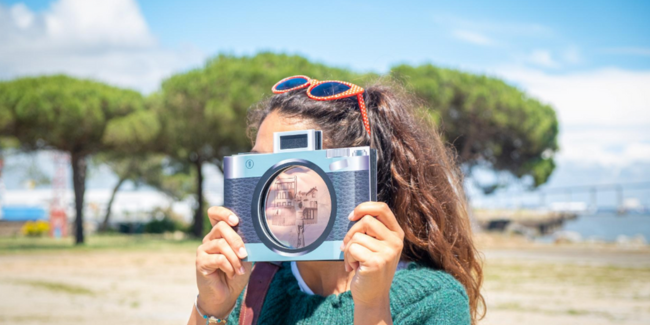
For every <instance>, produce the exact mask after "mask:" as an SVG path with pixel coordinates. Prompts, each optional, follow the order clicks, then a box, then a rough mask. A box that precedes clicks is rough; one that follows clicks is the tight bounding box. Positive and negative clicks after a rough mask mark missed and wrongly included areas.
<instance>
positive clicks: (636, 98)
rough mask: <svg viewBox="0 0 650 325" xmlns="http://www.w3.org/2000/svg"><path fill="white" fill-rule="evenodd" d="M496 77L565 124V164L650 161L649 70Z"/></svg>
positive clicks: (513, 72) (514, 70)
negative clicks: (545, 105)
mask: <svg viewBox="0 0 650 325" xmlns="http://www.w3.org/2000/svg"><path fill="white" fill-rule="evenodd" d="M495 71H496V74H497V75H499V76H501V77H503V78H505V79H506V80H509V81H512V82H515V83H516V84H518V85H520V86H521V87H522V88H523V89H524V90H525V91H526V92H527V93H528V94H530V95H532V96H533V97H536V98H538V99H540V100H542V101H543V102H546V103H549V104H551V105H552V106H553V107H554V108H555V109H556V111H557V113H558V118H559V120H560V126H561V134H560V146H561V152H560V155H559V157H558V159H559V160H560V161H563V160H564V161H572V162H578V163H596V164H600V165H605V166H611V165H616V166H625V165H629V164H632V163H635V162H650V71H629V70H621V69H614V68H610V69H600V70H594V71H587V72H579V73H569V74H549V73H546V72H543V71H540V70H536V69H529V68H522V67H502V68H499V69H496V70H495Z"/></svg>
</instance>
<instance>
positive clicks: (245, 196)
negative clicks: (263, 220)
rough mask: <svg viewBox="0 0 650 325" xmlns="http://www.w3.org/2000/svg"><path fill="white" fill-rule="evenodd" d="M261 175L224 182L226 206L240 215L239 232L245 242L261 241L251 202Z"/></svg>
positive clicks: (224, 203)
mask: <svg viewBox="0 0 650 325" xmlns="http://www.w3.org/2000/svg"><path fill="white" fill-rule="evenodd" d="M260 179H261V177H246V178H235V179H225V180H224V184H223V192H224V202H223V205H224V207H226V208H228V209H230V210H232V211H233V212H234V213H235V214H236V215H237V216H238V217H239V220H240V222H239V226H237V229H236V230H237V233H239V235H240V236H241V237H242V239H243V240H244V242H245V243H261V242H262V241H261V240H260V239H259V237H257V233H256V232H255V227H254V226H253V223H252V221H251V202H253V192H254V191H255V187H256V186H257V183H258V182H259V181H260Z"/></svg>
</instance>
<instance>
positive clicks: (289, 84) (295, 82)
mask: <svg viewBox="0 0 650 325" xmlns="http://www.w3.org/2000/svg"><path fill="white" fill-rule="evenodd" d="M305 83H307V79H305V78H294V79H289V80H287V81H285V82H283V83H281V84H279V85H278V86H277V87H275V89H276V90H287V89H291V88H295V87H298V86H302V85H304V84H305Z"/></svg>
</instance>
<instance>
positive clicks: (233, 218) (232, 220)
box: [228, 214, 239, 226]
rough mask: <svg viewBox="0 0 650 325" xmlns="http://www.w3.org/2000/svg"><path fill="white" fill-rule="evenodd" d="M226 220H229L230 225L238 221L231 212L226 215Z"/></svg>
mask: <svg viewBox="0 0 650 325" xmlns="http://www.w3.org/2000/svg"><path fill="white" fill-rule="evenodd" d="M228 222H230V225H232V226H234V225H236V224H237V223H238V222H239V218H237V216H236V215H234V214H231V215H230V216H228Z"/></svg>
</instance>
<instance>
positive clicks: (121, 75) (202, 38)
mask: <svg viewBox="0 0 650 325" xmlns="http://www.w3.org/2000/svg"><path fill="white" fill-rule="evenodd" d="M649 14H650V4H648V3H647V2H644V1H625V2H605V1H573V2H571V3H567V2H566V1H545V2H537V3H525V4H524V3H521V2H517V1H492V2H489V3H483V2H479V1H455V2H453V3H440V2H431V1H402V2H400V3H399V4H396V3H394V2H388V1H374V2H368V1H357V2H354V3H352V2H349V1H334V0H333V1H329V2H322V1H320V2H319V1H316V2H306V3H300V4H296V3H293V2H283V1H280V2H278V1H274V2H262V1H251V2H247V3H241V2H222V1H198V0H197V1H183V2H171V1H135V0H114V1H100V0H97V1H84V0H43V1H13V0H12V1H9V0H0V265H1V266H2V267H0V292H2V293H3V294H1V295H0V323H2V324H37V323H42V322H44V321H47V322H48V323H53V324H70V323H91V322H92V323H95V324H104V323H106V324H109V323H111V324H112V323H115V322H122V323H129V324H140V323H142V324H145V323H150V322H151V321H152V320H155V321H156V322H157V323H161V324H178V323H183V322H185V321H186V319H187V317H188V315H189V312H190V310H191V308H192V303H193V299H194V296H195V294H196V287H195V284H194V251H195V249H196V247H197V246H198V244H199V240H198V239H197V238H199V237H200V236H201V235H202V234H203V233H205V232H206V231H207V230H208V229H209V224H208V221H207V220H206V217H205V211H206V209H207V207H209V206H212V205H220V204H222V200H223V197H222V190H223V182H222V174H221V160H222V159H223V157H224V156H226V155H230V154H233V153H237V152H244V151H247V150H249V149H250V146H251V143H250V139H248V138H247V136H246V132H245V128H246V112H247V110H248V108H249V107H251V105H253V104H255V103H256V102H258V101H259V100H261V99H263V98H266V97H267V96H269V95H270V94H271V92H270V89H271V86H272V85H273V84H274V83H275V82H277V81H278V80H280V79H282V78H284V77H287V76H291V75H296V74H305V75H309V76H311V77H313V78H317V79H321V80H324V79H340V80H347V81H350V82H353V83H356V84H359V85H364V84H368V83H372V82H375V81H377V80H383V81H389V82H395V83H398V84H401V85H403V86H404V87H406V88H407V89H408V91H409V92H411V93H412V94H413V95H414V96H416V97H418V98H419V99H420V100H421V102H422V106H423V109H424V112H425V118H430V119H432V120H433V121H434V122H435V123H436V124H437V125H438V126H439V128H440V132H441V133H442V135H443V137H444V138H445V140H446V141H447V142H448V144H449V146H450V147H452V148H454V149H455V150H456V152H457V153H458V161H459V163H460V164H461V167H462V171H463V173H464V174H465V190H466V193H467V196H468V201H469V204H470V206H471V208H472V209H471V218H472V222H473V224H474V229H475V233H476V240H477V244H478V246H479V249H480V250H481V251H482V252H483V254H484V255H485V275H486V277H485V283H484V294H485V296H486V299H487V311H488V312H487V316H486V318H485V319H483V321H482V322H481V324H521V323H526V324H549V323H552V324H614V323H615V324H648V323H650V283H649V282H648V281H647V279H650V248H649V247H648V244H647V240H648V239H649V238H650V36H649V35H650V20H648V15H649ZM7 293H11V294H7Z"/></svg>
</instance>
